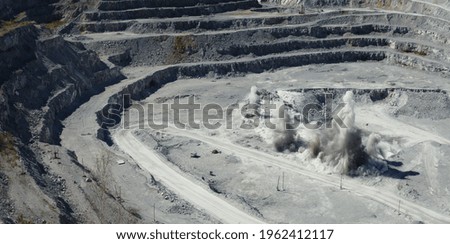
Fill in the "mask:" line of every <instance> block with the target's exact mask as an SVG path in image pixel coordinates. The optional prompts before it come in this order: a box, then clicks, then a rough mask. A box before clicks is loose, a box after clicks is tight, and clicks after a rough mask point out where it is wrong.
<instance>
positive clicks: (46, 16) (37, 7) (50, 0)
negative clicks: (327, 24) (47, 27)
mask: <svg viewBox="0 0 450 244" xmlns="http://www.w3.org/2000/svg"><path fill="white" fill-rule="evenodd" d="M58 1H59V0H25V1H15V0H2V1H0V9H1V10H2V11H1V12H0V19H12V18H13V17H14V16H15V15H17V14H18V13H21V12H26V15H27V16H28V17H29V18H30V19H33V20H37V21H38V22H43V21H49V20H51V19H52V18H54V17H55V16H53V15H52V13H53V12H54V10H55V6H54V5H52V4H54V3H56V2H58Z"/></svg>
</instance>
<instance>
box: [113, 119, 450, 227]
mask: <svg viewBox="0 0 450 244" xmlns="http://www.w3.org/2000/svg"><path fill="white" fill-rule="evenodd" d="M164 132H165V133H168V134H172V135H174V136H183V137H187V138H192V139H195V140H199V141H202V142H204V143H208V144H210V145H213V146H215V147H217V148H219V149H221V150H223V151H229V152H233V153H234V154H236V155H238V156H240V157H245V158H251V159H254V160H257V161H259V162H261V163H264V164H268V165H275V166H277V167H280V168H282V169H286V170H288V171H290V172H295V173H298V174H302V175H305V176H307V177H310V178H312V179H315V180H318V181H320V182H323V183H326V184H328V185H331V186H335V187H339V185H340V183H339V182H340V178H339V177H337V176H333V175H323V174H319V173H315V172H312V171H309V170H305V169H302V168H300V167H299V166H298V165H295V164H293V163H292V162H291V161H289V160H287V159H284V158H280V157H276V156H273V155H270V154H267V153H264V152H260V151H256V150H254V149H249V148H245V147H241V146H239V145H236V144H233V143H231V142H228V141H225V140H223V139H222V138H215V137H208V136H204V135H201V134H198V133H195V132H192V131H188V130H180V129H175V128H168V129H166V130H165V131H164ZM120 135H121V137H120V141H124V140H129V141H130V142H131V145H129V147H133V145H132V144H133V143H134V144H135V145H134V147H139V141H138V140H137V139H136V138H135V137H134V136H133V135H132V134H131V133H124V132H120ZM121 143H122V142H121ZM125 151H126V150H125ZM141 154H148V155H151V154H152V152H151V151H150V152H148V151H144V152H141ZM152 172H155V170H152ZM345 189H346V190H348V191H350V192H353V193H354V194H357V195H360V196H363V197H366V198H369V199H372V200H375V201H377V202H380V203H383V204H385V205H387V206H390V207H392V208H393V209H397V208H398V204H399V201H401V211H402V212H404V213H407V214H409V215H411V216H414V217H415V218H417V219H419V220H424V221H427V222H429V223H450V216H447V215H444V214H441V213H438V212H435V211H434V210H430V209H428V208H426V207H423V206H420V205H418V204H416V203H414V202H410V201H408V200H405V199H403V198H401V197H399V196H397V195H395V194H394V193H391V192H386V191H383V190H382V189H377V188H374V187H369V186H365V185H361V184H359V183H358V182H353V181H347V182H346V183H345Z"/></svg>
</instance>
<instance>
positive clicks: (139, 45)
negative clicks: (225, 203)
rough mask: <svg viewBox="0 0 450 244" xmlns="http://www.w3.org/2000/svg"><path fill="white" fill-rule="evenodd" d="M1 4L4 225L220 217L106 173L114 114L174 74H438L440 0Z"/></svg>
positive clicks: (449, 27)
mask: <svg viewBox="0 0 450 244" xmlns="http://www.w3.org/2000/svg"><path fill="white" fill-rule="evenodd" d="M0 9H2V11H0V14H1V15H0V19H2V22H1V27H0V86H1V89H0V108H1V109H0V137H1V138H0V146H1V147H0V160H1V161H0V221H2V222H4V223H78V222H81V223H136V222H144V223H151V222H154V221H155V216H154V215H153V214H152V213H153V212H154V211H156V213H157V214H156V215H158V216H160V217H159V218H158V220H157V221H156V222H158V223H160V222H161V223H178V222H182V223H197V222H199V223H209V222H220V221H219V220H217V219H215V218H214V217H211V216H208V215H207V214H205V213H203V212H202V211H201V210H199V209H197V208H196V207H195V206H192V205H191V203H189V201H186V200H184V199H183V198H181V197H179V196H177V194H175V193H173V192H172V191H171V189H168V187H167V186H165V185H164V184H161V183H160V182H158V180H157V179H156V180H155V179H154V178H153V176H151V175H149V174H148V172H143V170H142V169H140V168H139V166H138V165H127V166H124V167H128V168H126V170H124V171H127V173H126V174H125V173H123V171H118V170H117V169H115V168H114V167H115V166H116V163H115V160H116V157H115V156H112V155H111V154H114V150H115V146H116V145H114V141H113V140H112V138H111V136H110V134H111V133H110V131H109V128H112V127H114V126H115V125H116V124H117V123H119V122H120V118H117V117H115V116H114V115H115V114H117V113H118V112H122V111H123V110H124V109H126V107H128V106H130V105H131V104H132V102H133V101H139V100H142V99H145V98H147V97H148V96H149V95H150V94H152V93H153V92H155V91H156V90H158V89H159V88H161V87H163V86H164V85H166V84H168V83H171V82H174V81H176V80H178V79H188V78H202V77H210V78H223V77H239V76H245V75H247V74H251V73H253V74H260V73H265V72H273V71H275V70H280V69H284V68H289V67H299V66H305V65H311V64H338V63H347V62H355V63H356V62H372V61H375V62H383V63H386V64H389V65H392V66H398V67H407V68H410V69H414V70H418V71H423V72H432V73H436V74H439V75H440V76H442V77H448V75H449V71H450V59H449V57H450V46H449V43H448V40H450V39H449V38H450V3H449V2H448V1H446V0H439V1H431V0H423V1H418V0H358V1H356V0H326V1H323V0H320V1H319V0H262V1H257V0H96V1H77V0H60V1H58V0H48V1H37V0H36V1H26V3H22V2H21V1H9V0H7V1H2V2H1V3H0ZM124 95H130V97H131V100H129V99H127V98H125V97H124ZM88 101H89V103H87V102H88ZM117 104H124V105H125V107H117V106H116V105H117ZM76 111H78V113H77V112H76ZM80 111H82V113H81V112H80ZM74 112H75V113H74ZM113 112H114V113H113ZM77 124H78V125H77ZM80 124H82V126H81V125H80ZM75 125H77V126H75ZM97 149H98V150H97ZM80 155H83V156H82V157H81V156H80ZM113 158H114V160H113ZM111 161H112V162H113V163H112V164H114V165H112V166H111ZM124 182H126V184H128V185H129V186H130V185H131V186H133V187H134V188H135V189H134V191H135V192H143V193H145V194H142V195H140V196H135V195H133V194H132V193H130V192H129V191H128V190H127V189H126V187H125V186H124V184H123V183H124ZM168 200H169V201H168ZM244 200H245V199H244ZM166 202H167V203H166ZM155 206H165V207H155ZM154 208H157V209H156V210H155V209H154Z"/></svg>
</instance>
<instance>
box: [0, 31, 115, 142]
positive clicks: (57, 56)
mask: <svg viewBox="0 0 450 244" xmlns="http://www.w3.org/2000/svg"><path fill="white" fill-rule="evenodd" d="M0 41H2V42H3V43H5V45H2V47H5V49H6V51H5V52H2V53H1V54H0V56H1V58H2V62H5V63H6V65H2V70H1V74H2V80H1V84H3V86H2V92H3V102H2V104H1V106H2V107H4V108H5V110H2V111H9V110H11V109H13V110H15V111H14V112H13V113H11V112H10V113H2V115H1V117H0V121H1V122H2V125H4V127H5V128H4V129H6V128H10V130H11V131H13V132H18V133H20V134H18V136H20V137H21V138H22V139H23V140H24V141H28V140H30V139H31V136H32V134H33V131H30V132H29V133H27V134H25V133H24V132H23V131H29V130H27V129H26V128H27V127H33V126H35V129H36V130H37V131H36V135H35V136H36V137H37V138H36V139H39V140H40V141H42V142H47V143H52V144H57V143H58V140H59V139H58V137H59V131H60V129H61V125H60V123H59V120H60V119H62V118H64V117H65V116H67V115H68V114H70V112H71V110H73V109H75V108H76V107H77V106H78V105H79V104H80V103H81V102H82V101H83V100H85V99H87V98H89V97H90V96H91V95H93V94H95V93H98V92H99V91H101V90H102V89H103V88H104V87H105V86H107V85H108V84H112V83H114V82H117V81H119V80H120V79H122V75H121V74H120V72H119V70H118V69H109V68H108V67H107V66H106V65H105V64H104V63H103V62H101V61H100V59H99V58H98V57H97V55H96V54H95V53H94V52H92V51H88V50H86V49H84V48H83V47H82V46H80V45H74V44H71V43H68V42H66V41H64V39H63V38H62V37H60V36H56V37H51V38H47V39H43V40H39V38H38V30H37V29H36V27H34V26H27V27H24V28H20V29H17V30H15V31H13V32H12V33H9V34H8V35H6V36H5V37H3V38H1V39H0ZM8 47H9V48H8ZM26 111H34V113H33V114H27V112H26ZM27 121H28V122H27ZM33 123H34V124H33ZM23 129H25V130H23Z"/></svg>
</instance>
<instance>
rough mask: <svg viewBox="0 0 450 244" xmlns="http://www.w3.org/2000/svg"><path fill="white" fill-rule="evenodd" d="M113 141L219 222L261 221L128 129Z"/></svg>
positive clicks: (254, 222) (165, 183)
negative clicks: (192, 177)
mask: <svg viewBox="0 0 450 244" xmlns="http://www.w3.org/2000/svg"><path fill="white" fill-rule="evenodd" d="M114 141H115V142H116V144H117V145H118V146H119V147H120V148H121V149H122V150H123V151H124V152H126V153H127V154H128V155H130V156H131V157H132V158H133V159H134V160H135V161H136V162H137V163H138V164H139V165H140V166H141V167H142V168H144V169H145V170H147V171H149V172H151V173H152V175H154V176H155V178H157V179H158V180H159V181H160V182H161V183H162V184H163V185H165V186H167V187H168V188H169V189H171V190H172V191H173V192H175V193H176V194H177V195H178V196H180V197H182V198H183V199H185V200H187V201H188V202H190V203H191V204H193V205H194V206H196V207H198V208H200V209H202V210H205V211H206V212H207V213H208V214H210V215H211V216H214V217H216V218H218V219H219V220H221V221H222V222H223V223H230V224H231V223H232V224H238V223H244V224H262V223H263V222H262V221H260V220H258V219H256V218H255V217H252V216H250V215H248V214H247V213H245V212H243V211H241V210H239V209H237V208H236V207H234V206H232V205H230V204H229V203H227V202H226V201H225V200H223V199H221V198H220V197H218V196H217V195H216V194H214V193H213V192H212V191H210V190H207V189H205V188H203V187H202V186H200V185H199V184H197V183H195V182H194V181H193V180H190V179H188V178H186V177H184V176H183V175H182V173H180V172H177V171H176V170H175V169H173V168H171V167H169V165H170V164H171V163H170V162H168V161H167V159H166V158H164V157H163V156H161V155H159V154H158V153H157V152H155V151H154V150H151V149H150V148H148V147H147V146H146V145H145V144H144V143H143V142H141V141H139V140H138V139H137V138H136V137H135V136H134V135H133V134H132V133H131V131H129V130H122V131H120V132H118V133H116V134H115V135H114Z"/></svg>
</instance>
